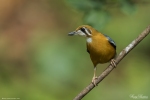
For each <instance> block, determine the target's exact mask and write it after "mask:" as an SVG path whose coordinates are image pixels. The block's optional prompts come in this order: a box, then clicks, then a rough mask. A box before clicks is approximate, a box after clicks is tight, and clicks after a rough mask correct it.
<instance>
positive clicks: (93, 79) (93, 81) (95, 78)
mask: <svg viewBox="0 0 150 100" xmlns="http://www.w3.org/2000/svg"><path fill="white" fill-rule="evenodd" d="M96 80H97V76H94V77H93V78H92V83H93V84H94V86H97V84H96Z"/></svg>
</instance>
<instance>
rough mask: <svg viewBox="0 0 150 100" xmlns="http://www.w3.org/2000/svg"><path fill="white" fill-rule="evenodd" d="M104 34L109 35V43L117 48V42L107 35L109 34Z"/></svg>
mask: <svg viewBox="0 0 150 100" xmlns="http://www.w3.org/2000/svg"><path fill="white" fill-rule="evenodd" d="M104 36H106V37H107V39H108V41H109V43H110V44H111V45H112V46H113V47H114V48H115V49H116V43H115V41H114V40H112V39H111V38H110V37H109V36H107V35H105V34H104Z"/></svg>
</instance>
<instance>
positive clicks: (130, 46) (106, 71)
mask: <svg viewBox="0 0 150 100" xmlns="http://www.w3.org/2000/svg"><path fill="white" fill-rule="evenodd" d="M149 32H150V25H149V26H148V27H147V28H146V29H145V30H144V31H143V32H142V33H141V34H140V35H139V36H138V37H137V38H136V39H135V40H133V41H132V42H131V43H130V44H129V45H128V46H127V47H126V48H125V49H123V50H122V51H121V53H120V54H119V55H118V57H117V58H116V59H115V61H116V65H117V64H118V63H119V62H120V61H121V60H122V59H123V58H124V57H125V56H126V55H127V54H128V53H129V52H130V51H131V50H132V49H133V48H134V47H135V46H136V45H138V44H139V43H140V42H141V41H142V40H143V39H144V38H145V37H146V36H147V35H148V34H149ZM113 69H114V67H113V66H112V65H111V64H110V65H109V66H108V67H107V68H106V69H105V70H104V71H103V72H102V74H101V75H100V76H99V77H98V79H97V80H96V84H99V83H100V82H101V81H102V80H103V79H104V78H105V77H106V76H107V75H108V74H109V73H110V72H111V71H112V70H113ZM94 87H95V86H94V85H93V84H92V83H91V84H89V85H88V86H87V87H86V88H85V89H83V91H81V92H80V93H79V94H78V95H77V96H76V97H75V98H74V99H73V100H81V99H82V98H83V97H84V96H85V95H86V94H88V93H89V92H90V91H91V90H92V89H93V88H94Z"/></svg>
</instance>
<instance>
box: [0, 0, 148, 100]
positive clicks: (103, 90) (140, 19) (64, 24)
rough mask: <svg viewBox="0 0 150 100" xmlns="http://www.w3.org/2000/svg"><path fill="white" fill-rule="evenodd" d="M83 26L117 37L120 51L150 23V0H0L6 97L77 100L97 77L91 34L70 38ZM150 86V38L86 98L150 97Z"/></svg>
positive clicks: (0, 65)
mask: <svg viewBox="0 0 150 100" xmlns="http://www.w3.org/2000/svg"><path fill="white" fill-rule="evenodd" d="M82 24H89V25H92V26H93V27H95V28H96V29H97V30H99V31H101V32H102V33H104V34H107V35H108V36H110V37H111V38H112V39H113V40H115V42H116V44H117V53H118V54H119V52H120V51H121V50H123V49H124V48H125V47H126V46H127V45H128V44H129V43H130V42H131V41H132V40H133V39H135V38H136V37H137V36H138V35H139V34H140V33H141V32H142V31H143V30H144V29H145V28H146V27H147V26H148V25H149V24H150V1H149V0H0V99H4V98H6V99H8V98H18V99H20V100H72V99H73V98H74V97H75V96H76V95H77V94H78V93H79V92H80V91H81V90H82V89H84V88H85V87H86V86H87V85H88V84H89V83H90V82H91V79H92V77H93V65H92V62H91V60H90V57H89V55H88V53H87V52H86V45H85V44H86V43H85V38H82V37H78V36H74V37H69V36H67V34H68V33H69V32H71V31H73V30H75V29H76V28H77V27H78V26H80V25H82ZM107 65H108V64H104V65H98V71H97V74H98V75H99V74H100V73H101V72H102V71H103V70H104V69H105V68H106V67H107ZM149 84H150V36H147V37H146V38H145V39H144V40H143V41H142V42H141V43H140V44H139V45H138V46H137V47H136V48H134V49H133V50H132V51H131V52H130V53H129V54H128V55H127V56H126V57H125V58H124V59H123V60H122V61H121V62H120V63H119V65H118V66H117V68H116V69H115V70H113V71H112V72H111V73H110V74H109V76H108V77H106V78H105V79H104V80H103V81H102V82H101V83H100V84H99V86H98V87H96V88H94V89H93V90H92V91H91V92H90V93H89V94H88V95H86V96H85V97H84V98H83V100H133V99H135V98H136V97H137V98H138V99H139V100H142V99H143V98H146V99H145V100H150V85H149ZM134 97H135V98H134Z"/></svg>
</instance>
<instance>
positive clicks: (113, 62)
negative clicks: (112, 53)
mask: <svg viewBox="0 0 150 100" xmlns="http://www.w3.org/2000/svg"><path fill="white" fill-rule="evenodd" d="M110 64H111V65H112V66H113V67H114V68H116V61H115V59H111V62H110Z"/></svg>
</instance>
